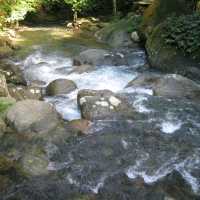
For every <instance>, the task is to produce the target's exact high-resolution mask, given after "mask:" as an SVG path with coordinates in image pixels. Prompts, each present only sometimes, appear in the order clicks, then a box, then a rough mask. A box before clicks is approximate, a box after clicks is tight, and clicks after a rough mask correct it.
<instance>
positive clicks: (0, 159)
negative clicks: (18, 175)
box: [0, 155, 13, 174]
mask: <svg viewBox="0 0 200 200" xmlns="http://www.w3.org/2000/svg"><path fill="white" fill-rule="evenodd" d="M12 167H13V162H12V161H10V160H8V159H7V158H6V157H5V156H3V155H0V174H2V173H4V172H7V171H9V170H10V169H11V168H12Z"/></svg>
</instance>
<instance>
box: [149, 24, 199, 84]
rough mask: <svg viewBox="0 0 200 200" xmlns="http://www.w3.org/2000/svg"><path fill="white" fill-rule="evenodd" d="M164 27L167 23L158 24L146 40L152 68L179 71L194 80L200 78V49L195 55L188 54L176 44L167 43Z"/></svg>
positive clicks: (163, 70) (172, 71)
mask: <svg viewBox="0 0 200 200" xmlns="http://www.w3.org/2000/svg"><path fill="white" fill-rule="evenodd" d="M164 28H165V23H163V24H160V25H158V26H157V27H156V28H155V29H154V31H153V33H152V34H151V35H150V36H149V37H148V39H147V42H146V50H147V54H148V58H149V62H150V64H151V66H152V68H156V69H158V70H160V71H162V72H165V73H166V72H167V73H178V74H181V75H184V76H187V77H188V78H191V79H193V80H200V75H199V74H200V57H199V51H197V52H196V53H195V55H192V54H187V55H186V54H184V53H183V51H182V50H181V49H179V48H177V47H176V46H175V45H174V46H171V45H168V44H166V42H165V39H164V38H162V35H163V33H164V32H165V30H164ZM194 57H195V59H194Z"/></svg>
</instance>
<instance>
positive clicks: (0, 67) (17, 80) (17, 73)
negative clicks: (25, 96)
mask: <svg viewBox="0 0 200 200" xmlns="http://www.w3.org/2000/svg"><path fill="white" fill-rule="evenodd" d="M0 71H1V72H2V73H3V74H4V75H5V77H6V81H7V83H13V84H17V85H24V86H25V85H27V83H26V80H25V78H24V74H23V71H22V69H21V68H20V65H14V64H12V63H9V62H8V61H6V60H3V61H1V63H0Z"/></svg>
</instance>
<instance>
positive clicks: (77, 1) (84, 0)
mask: <svg viewBox="0 0 200 200" xmlns="http://www.w3.org/2000/svg"><path fill="white" fill-rule="evenodd" d="M65 2H66V3H67V4H69V5H70V6H71V7H72V11H73V13H74V14H73V20H74V23H76V21H77V18H78V14H79V13H82V12H83V11H86V10H88V9H90V8H91V7H92V6H93V3H94V0H65Z"/></svg>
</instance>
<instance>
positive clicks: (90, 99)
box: [78, 90, 134, 121]
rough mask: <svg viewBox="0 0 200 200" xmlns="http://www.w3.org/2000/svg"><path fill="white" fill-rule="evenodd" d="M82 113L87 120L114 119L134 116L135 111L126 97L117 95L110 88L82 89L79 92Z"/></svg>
mask: <svg viewBox="0 0 200 200" xmlns="http://www.w3.org/2000/svg"><path fill="white" fill-rule="evenodd" d="M78 104H79V106H80V109H81V114H82V117H83V118H84V119H87V120H92V121H93V120H100V119H104V120H106V119H107V120H108V119H109V120H114V119H122V118H126V119H127V118H133V117H134V111H133V110H131V109H130V108H129V105H128V103H127V102H126V100H125V99H122V98H121V97H117V96H116V95H115V94H114V93H112V92H111V91H109V90H101V91H95V90H81V91H80V92H79V93H78Z"/></svg>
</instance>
